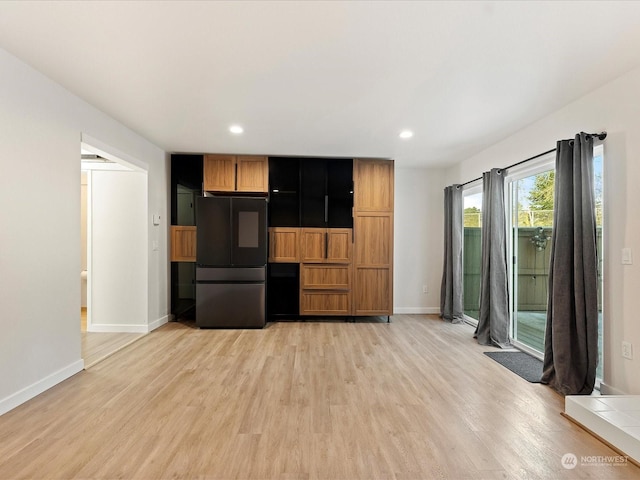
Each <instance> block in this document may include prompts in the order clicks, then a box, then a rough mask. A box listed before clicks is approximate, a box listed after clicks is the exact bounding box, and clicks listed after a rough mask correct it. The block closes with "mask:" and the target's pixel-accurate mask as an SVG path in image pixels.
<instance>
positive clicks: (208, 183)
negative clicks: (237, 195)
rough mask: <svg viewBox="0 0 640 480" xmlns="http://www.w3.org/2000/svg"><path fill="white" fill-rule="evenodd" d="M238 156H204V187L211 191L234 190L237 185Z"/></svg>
mask: <svg viewBox="0 0 640 480" xmlns="http://www.w3.org/2000/svg"><path fill="white" fill-rule="evenodd" d="M235 169H236V157H235V156H233V155H205V156H204V168H203V170H204V189H205V190H206V191H209V192H233V191H234V190H235V187H236V172H235Z"/></svg>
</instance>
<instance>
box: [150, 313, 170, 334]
mask: <svg viewBox="0 0 640 480" xmlns="http://www.w3.org/2000/svg"><path fill="white" fill-rule="evenodd" d="M170 320H171V315H165V316H164V317H161V318H159V319H157V320H155V321H153V322H151V323H150V324H149V328H148V329H147V331H148V332H151V331H153V330H155V329H156V328H159V327H161V326H162V325H164V324H165V323H168V322H169V321H170Z"/></svg>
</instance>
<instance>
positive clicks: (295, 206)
mask: <svg viewBox="0 0 640 480" xmlns="http://www.w3.org/2000/svg"><path fill="white" fill-rule="evenodd" d="M269 192H270V204H269V226H270V227H333V228H352V227H353V217H352V215H353V161H352V160H351V159H333V158H332V159H328V158H294V157H291V158H288V157H271V158H270V159H269Z"/></svg>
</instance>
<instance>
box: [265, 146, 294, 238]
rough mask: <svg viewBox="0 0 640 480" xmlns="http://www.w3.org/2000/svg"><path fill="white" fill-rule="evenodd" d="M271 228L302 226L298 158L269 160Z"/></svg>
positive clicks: (271, 158) (273, 158) (274, 158)
mask: <svg viewBox="0 0 640 480" xmlns="http://www.w3.org/2000/svg"><path fill="white" fill-rule="evenodd" d="M269 226H270V227H299V226H300V165H299V161H298V159H297V158H290V157H270V158H269Z"/></svg>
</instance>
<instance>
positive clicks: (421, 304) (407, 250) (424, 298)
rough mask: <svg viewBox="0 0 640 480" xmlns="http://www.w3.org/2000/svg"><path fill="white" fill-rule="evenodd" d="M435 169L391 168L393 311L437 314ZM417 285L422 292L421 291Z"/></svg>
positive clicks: (439, 196)
mask: <svg viewBox="0 0 640 480" xmlns="http://www.w3.org/2000/svg"><path fill="white" fill-rule="evenodd" d="M444 184H445V172H444V171H443V170H438V169H424V168H422V169H421V168H399V167H398V166H397V164H396V169H395V187H394V191H395V198H394V241H393V243H394V245H393V250H394V260H393V269H394V271H393V311H394V313H440V282H441V280H442V255H443V244H444V240H443V236H442V235H443V234H442V228H443V221H444V220H443V218H442V215H443V201H444V200H443V198H444V197H443V188H444ZM423 285H426V286H427V293H426V294H425V293H423V291H422V287H423Z"/></svg>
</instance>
